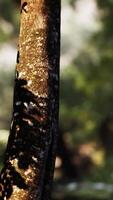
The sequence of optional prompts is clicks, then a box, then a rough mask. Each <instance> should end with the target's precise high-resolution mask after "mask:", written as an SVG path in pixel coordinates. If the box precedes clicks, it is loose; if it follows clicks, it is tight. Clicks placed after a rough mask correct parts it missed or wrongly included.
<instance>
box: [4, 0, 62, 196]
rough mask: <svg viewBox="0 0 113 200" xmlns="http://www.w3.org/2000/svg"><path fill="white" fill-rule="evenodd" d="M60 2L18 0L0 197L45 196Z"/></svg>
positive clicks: (51, 157)
mask: <svg viewBox="0 0 113 200" xmlns="http://www.w3.org/2000/svg"><path fill="white" fill-rule="evenodd" d="M59 53H60V0H52V1H51V0H26V1H23V0H21V22H20V36H19V49H18V54H17V66H16V78H15V89H14V105H13V117H12V123H11V130H10V136H9V140H8V145H7V150H6V157H5V162H4V168H3V169H2V172H1V184H0V190H1V192H0V196H1V199H4V200H5V199H8V200H20V199H21V200H31V199H33V200H48V199H50V190H51V183H52V178H53V171H54V161H55V153H56V143H57V132H58V107H59V55H60V54H59Z"/></svg>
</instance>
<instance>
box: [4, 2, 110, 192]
mask: <svg viewBox="0 0 113 200" xmlns="http://www.w3.org/2000/svg"><path fill="white" fill-rule="evenodd" d="M18 34H19V3H18V1H15V0H5V1H3V0H0V166H1V167H2V162H3V156H4V149H5V146H6V142H7V137H8V130H9V128H10V122H11V114H12V102H13V86H14V75H15V63H16V52H17V45H18ZM61 35H62V37H61V81H60V131H59V132H60V137H59V145H58V147H59V148H58V155H57V160H56V170H55V180H56V181H63V182H64V181H65V182H67V181H69V182H70V181H71V182H87V183H88V182H93V183H95V182H96V183H97V182H98V183H106V184H113V0H64V1H63V0H62V24H61ZM112 191H113V190H112Z"/></svg>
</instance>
